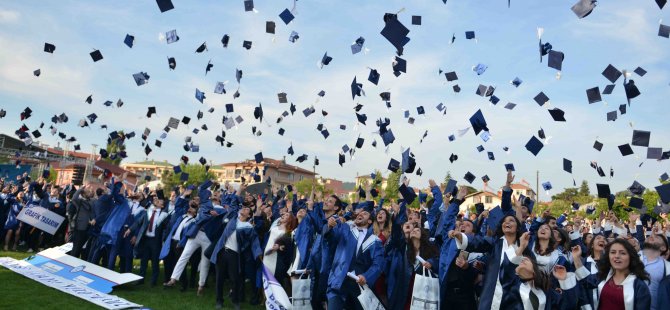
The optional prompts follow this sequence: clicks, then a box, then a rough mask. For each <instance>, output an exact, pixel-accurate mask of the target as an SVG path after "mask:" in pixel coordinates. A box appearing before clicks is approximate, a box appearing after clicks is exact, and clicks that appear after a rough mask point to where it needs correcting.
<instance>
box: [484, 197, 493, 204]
mask: <svg viewBox="0 0 670 310" xmlns="http://www.w3.org/2000/svg"><path fill="white" fill-rule="evenodd" d="M484 201H485V202H486V203H493V197H491V196H486V198H484Z"/></svg>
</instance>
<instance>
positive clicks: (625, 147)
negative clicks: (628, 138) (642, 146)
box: [619, 143, 633, 156]
mask: <svg viewBox="0 0 670 310" xmlns="http://www.w3.org/2000/svg"><path fill="white" fill-rule="evenodd" d="M619 152H621V156H628V155H631V154H633V149H632V148H631V147H630V144H628V143H626V144H622V145H619Z"/></svg>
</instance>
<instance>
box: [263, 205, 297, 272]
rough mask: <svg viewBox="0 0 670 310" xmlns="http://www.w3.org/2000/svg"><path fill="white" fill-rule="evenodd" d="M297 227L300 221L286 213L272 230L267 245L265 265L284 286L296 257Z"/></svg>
mask: <svg viewBox="0 0 670 310" xmlns="http://www.w3.org/2000/svg"><path fill="white" fill-rule="evenodd" d="M297 226H298V220H297V219H296V218H295V216H293V213H291V212H284V214H282V216H281V217H280V218H279V219H277V221H275V223H273V225H272V228H270V236H269V239H268V243H267V244H266V245H265V255H264V256H263V264H264V265H265V266H266V267H267V268H268V270H270V271H271V272H272V274H273V275H274V276H275V279H277V282H279V283H281V284H282V285H284V283H283V281H284V279H285V278H286V276H287V272H288V269H289V267H291V263H292V262H293V255H295V251H294V248H295V243H294V242H293V234H292V233H293V230H294V229H295V228H296V227H297Z"/></svg>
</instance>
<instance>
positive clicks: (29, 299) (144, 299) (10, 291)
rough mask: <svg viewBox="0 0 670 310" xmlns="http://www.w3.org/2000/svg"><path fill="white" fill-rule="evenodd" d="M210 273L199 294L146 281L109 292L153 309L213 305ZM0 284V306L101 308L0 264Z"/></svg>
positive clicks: (226, 306) (15, 254)
mask: <svg viewBox="0 0 670 310" xmlns="http://www.w3.org/2000/svg"><path fill="white" fill-rule="evenodd" d="M28 256H29V254H28V253H25V252H4V251H0V257H12V258H15V259H24V258H26V257H28ZM134 266H139V261H138V260H136V261H135V262H134ZM149 266H151V264H150V265H149ZM189 273H190V267H189ZM147 274H151V271H150V270H149V271H148V272H147ZM162 276H163V272H162V270H161V274H160V277H159V279H158V280H159V282H160V283H162V282H163V278H162ZM212 276H213V274H210V276H209V279H208V280H207V286H208V287H207V288H206V289H205V293H204V295H203V296H202V297H198V296H196V289H188V290H187V291H185V292H180V291H179V289H178V288H177V287H175V288H172V289H168V290H166V289H164V288H163V287H162V285H159V286H156V287H151V286H150V285H149V284H148V283H147V284H144V285H139V286H136V285H133V284H129V285H125V286H120V287H116V288H115V289H114V291H113V292H112V293H111V294H112V295H116V296H119V297H122V298H125V299H127V300H129V301H131V302H134V303H137V304H141V305H143V306H144V307H147V308H151V309H157V310H162V309H213V308H214V306H215V304H216V302H215V301H216V293H215V291H214V287H215V283H214V279H213V277H212ZM0 288H1V291H2V292H1V293H0V294H2V297H1V298H0V309H60V310H62V309H77V310H80V309H101V308H100V307H98V306H96V305H94V304H92V303H89V302H87V301H84V300H83V299H79V298H77V297H74V296H72V295H69V294H66V293H62V292H60V291H58V290H55V289H52V288H50V287H47V286H44V285H42V284H40V283H38V282H35V281H33V280H30V279H28V278H26V277H24V276H22V275H19V274H16V273H14V272H12V271H10V270H7V269H5V268H2V267H0ZM224 292H228V289H227V288H226V289H225V290H224ZM249 295H250V293H249V291H247V293H246V296H247V300H248V299H249ZM226 297H227V296H226ZM232 308H233V306H232V304H231V302H230V298H225V303H224V309H232ZM264 308H265V307H264V306H250V305H249V304H248V303H242V309H264Z"/></svg>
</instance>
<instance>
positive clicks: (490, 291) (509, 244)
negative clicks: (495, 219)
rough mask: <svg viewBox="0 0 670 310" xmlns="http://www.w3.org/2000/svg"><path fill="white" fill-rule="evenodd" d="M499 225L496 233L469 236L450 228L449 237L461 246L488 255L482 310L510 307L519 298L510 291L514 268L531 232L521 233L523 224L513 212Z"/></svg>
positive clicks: (462, 248)
mask: <svg viewBox="0 0 670 310" xmlns="http://www.w3.org/2000/svg"><path fill="white" fill-rule="evenodd" d="M495 224H496V223H494V224H493V225H495ZM497 225H498V228H497V229H496V234H495V236H494V237H481V236H467V235H465V234H463V233H461V232H457V231H453V230H452V231H450V232H449V237H450V238H455V239H456V244H457V246H458V248H459V249H461V250H466V251H468V252H478V253H484V254H487V255H488V256H489V264H488V266H487V269H486V273H485V274H484V284H483V290H482V295H481V298H480V300H479V309H482V310H484V309H487V310H488V309H494V310H498V309H507V308H509V307H513V306H514V305H515V303H516V301H515V300H514V299H513V298H511V294H510V293H511V290H512V289H513V284H514V281H515V280H514V279H515V275H514V274H515V269H516V267H517V265H518V264H519V263H520V262H521V254H522V253H523V251H524V250H525V249H526V247H527V246H528V243H529V241H530V234H529V233H528V232H525V233H522V231H523V228H522V224H521V222H519V220H518V219H517V217H516V216H514V215H506V216H505V217H503V219H502V221H501V222H500V223H497Z"/></svg>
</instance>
